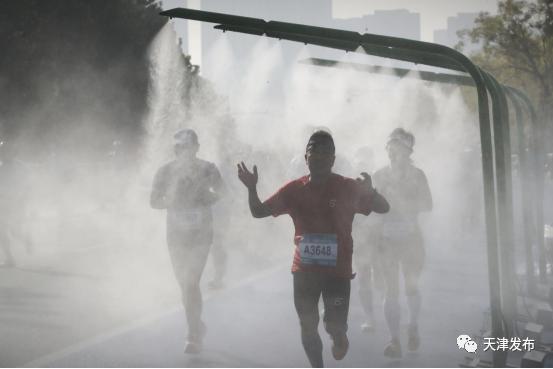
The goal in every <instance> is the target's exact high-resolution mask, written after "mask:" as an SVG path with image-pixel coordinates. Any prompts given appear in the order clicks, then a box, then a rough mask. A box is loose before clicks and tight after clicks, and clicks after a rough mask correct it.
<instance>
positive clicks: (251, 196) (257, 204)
mask: <svg viewBox="0 0 553 369" xmlns="http://www.w3.org/2000/svg"><path fill="white" fill-rule="evenodd" d="M238 178H239V179H240V181H241V182H242V183H243V184H244V186H246V188H247V189H248V203H249V205H250V212H251V213H252V216H253V217H254V218H265V217H268V216H269V215H271V210H270V209H269V208H268V207H267V206H265V205H264V204H263V203H262V202H261V200H259V196H258V195H257V178H258V175H257V166H255V165H254V166H253V173H252V172H250V171H249V170H248V168H246V164H244V162H241V163H240V164H238Z"/></svg>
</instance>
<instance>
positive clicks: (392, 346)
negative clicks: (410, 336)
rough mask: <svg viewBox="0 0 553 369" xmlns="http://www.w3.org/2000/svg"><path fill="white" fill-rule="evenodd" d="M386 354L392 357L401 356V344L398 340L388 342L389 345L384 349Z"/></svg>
mask: <svg viewBox="0 0 553 369" xmlns="http://www.w3.org/2000/svg"><path fill="white" fill-rule="evenodd" d="M384 356H387V357H389V358H392V359H397V358H400V357H401V344H400V343H399V341H398V340H392V341H390V343H388V346H386V348H385V349H384Z"/></svg>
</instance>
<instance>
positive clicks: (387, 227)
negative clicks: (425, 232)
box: [382, 221, 415, 238]
mask: <svg viewBox="0 0 553 369" xmlns="http://www.w3.org/2000/svg"><path fill="white" fill-rule="evenodd" d="M414 232H415V224H414V223H413V222H409V221H393V222H386V223H384V224H383V225H382V235H383V236H384V237H386V238H407V237H409V236H410V235H412V234H413V233H414Z"/></svg>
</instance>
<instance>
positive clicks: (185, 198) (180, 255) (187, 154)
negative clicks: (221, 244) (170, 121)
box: [150, 129, 224, 353]
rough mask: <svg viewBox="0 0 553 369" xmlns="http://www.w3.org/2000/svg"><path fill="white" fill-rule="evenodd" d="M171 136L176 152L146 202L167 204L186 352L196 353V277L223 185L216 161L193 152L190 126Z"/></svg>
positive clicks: (199, 330) (199, 334)
mask: <svg viewBox="0 0 553 369" xmlns="http://www.w3.org/2000/svg"><path fill="white" fill-rule="evenodd" d="M175 140H176V143H175V153H176V155H177V158H176V160H173V161H171V162H170V163H168V164H166V165H164V166H163V167H161V168H160V169H159V170H158V172H157V173H156V176H155V179H154V184H153V187H152V193H151V197H150V204H151V206H152V207H153V208H154V209H167V244H168V246H169V254H170V256H171V262H172V263H173V270H174V272H175V276H176V278H177V281H178V282H179V285H180V288H181V292H182V299H183V305H184V309H185V312H186V319H187V322H188V339H187V342H186V345H185V352H186V353H197V352H199V351H200V350H201V346H202V340H203V336H204V335H205V330H206V327H205V324H204V323H203V322H202V320H201V313H202V294H201V291H200V278H201V276H202V272H203V270H204V267H205V264H206V261H207V256H208V254H209V249H210V246H211V243H212V240H213V224H212V223H213V217H212V210H211V206H212V205H213V204H214V203H215V202H216V201H217V200H218V199H219V197H220V196H221V192H222V191H223V187H224V186H223V181H222V179H221V175H220V174H219V170H218V169H217V167H216V166H215V165H214V164H212V163H210V162H207V161H204V160H201V159H199V158H197V157H196V153H197V152H198V149H199V146H200V145H199V144H198V137H197V135H196V133H195V132H194V131H193V130H191V129H184V130H181V131H179V132H177V133H176V134H175Z"/></svg>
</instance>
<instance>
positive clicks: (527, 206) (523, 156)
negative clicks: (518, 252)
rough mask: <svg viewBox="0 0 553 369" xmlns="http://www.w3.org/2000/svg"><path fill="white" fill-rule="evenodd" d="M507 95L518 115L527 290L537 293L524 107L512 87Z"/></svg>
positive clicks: (533, 223) (508, 89)
mask: <svg viewBox="0 0 553 369" xmlns="http://www.w3.org/2000/svg"><path fill="white" fill-rule="evenodd" d="M505 90H506V92H507V96H508V97H509V99H510V101H511V103H512V104H513V107H514V108H515V117H516V127H517V137H518V140H517V143H518V151H519V157H520V166H519V170H520V171H519V180H520V199H521V208H522V224H523V234H524V251H525V256H526V264H525V266H526V291H527V292H528V294H530V295H534V294H535V293H536V275H535V273H534V256H533V250H532V248H533V245H534V240H533V236H534V235H535V231H534V229H535V227H536V225H535V221H534V216H533V214H532V210H531V209H532V207H533V200H532V195H531V193H532V192H533V191H532V189H531V184H532V182H531V174H530V173H531V171H530V160H529V155H528V152H526V145H525V140H524V138H525V135H524V129H523V128H524V127H523V126H524V123H523V118H522V108H521V106H520V101H519V100H518V97H517V95H516V94H515V93H513V91H512V89H511V88H510V87H507V88H506V89H505ZM528 128H529V129H531V130H532V129H533V127H532V126H531V125H529V126H528Z"/></svg>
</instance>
